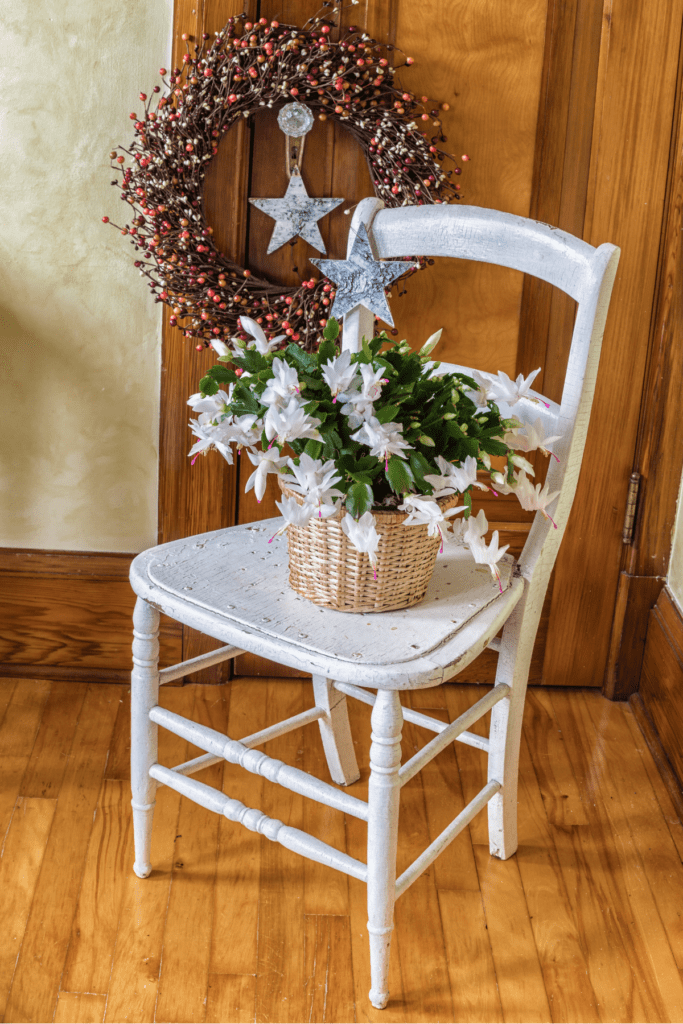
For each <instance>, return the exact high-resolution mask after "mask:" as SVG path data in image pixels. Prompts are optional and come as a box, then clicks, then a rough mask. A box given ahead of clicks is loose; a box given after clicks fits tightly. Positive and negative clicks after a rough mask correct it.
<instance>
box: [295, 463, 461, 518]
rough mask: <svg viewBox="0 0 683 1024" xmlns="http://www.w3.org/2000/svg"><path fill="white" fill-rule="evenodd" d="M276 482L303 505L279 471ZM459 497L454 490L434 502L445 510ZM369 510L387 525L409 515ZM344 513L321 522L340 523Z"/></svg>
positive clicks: (384, 509) (380, 509) (300, 497)
mask: <svg viewBox="0 0 683 1024" xmlns="http://www.w3.org/2000/svg"><path fill="white" fill-rule="evenodd" d="M277 482H278V484H279V485H280V490H281V491H282V493H283V494H284V496H285V497H286V498H295V499H296V502H297V504H298V505H303V504H304V498H303V495H302V494H300V493H299V491H295V490H292V488H291V487H288V486H287V483H286V482H285V480H284V479H283V477H282V476H281V474H280V473H278V475H277ZM419 497H429V495H419ZM460 497H461V495H460V494H459V493H458V492H456V493H455V494H448V495H446V496H445V497H444V498H437V499H436V503H437V505H438V506H439V508H440V509H442V510H443V511H445V510H447V509H449V508H454V507H455V505H457V504H458V499H459V498H460ZM370 511H371V512H372V514H373V516H380V517H381V519H382V521H383V522H384V523H385V524H386V525H387V526H388V525H391V524H392V523H394V524H397V525H398V524H400V523H403V522H404V521H405V520H406V519H407V518H408V516H409V515H410V513H409V512H399V511H394V510H393V509H389V508H378V509H374V508H373V509H371V510H370ZM345 515H346V509H345V508H342V509H340V510H339V511H338V512H335V514H334V515H333V516H327V518H325V519H323V520H322V522H324V523H341V521H342V518H343V517H344V516H345ZM416 525H420V524H416ZM421 525H424V524H421Z"/></svg>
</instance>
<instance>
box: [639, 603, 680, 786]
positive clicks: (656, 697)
mask: <svg viewBox="0 0 683 1024" xmlns="http://www.w3.org/2000/svg"><path fill="white" fill-rule="evenodd" d="M638 693H639V696H640V698H641V699H642V702H643V707H644V708H645V709H646V710H647V713H648V715H649V718H650V720H651V721H652V725H653V729H654V730H655V732H656V734H657V736H658V738H659V742H660V743H661V746H662V750H663V751H664V754H665V755H666V757H667V758H668V760H669V762H670V763H671V767H672V770H673V772H674V773H675V777H676V779H677V781H678V785H679V787H680V785H681V782H683V742H682V741H683V616H682V615H681V613H680V611H679V610H678V608H677V607H676V604H675V603H674V601H673V600H672V599H671V596H670V594H669V592H668V590H667V589H666V587H665V588H664V589H663V590H662V592H661V594H660V595H659V598H658V600H657V604H656V605H655V607H654V608H653V609H652V611H651V612H650V621H649V624H648V630H647V641H646V644H645V654H644V656H643V670H642V673H641V676H640V689H639V691H638Z"/></svg>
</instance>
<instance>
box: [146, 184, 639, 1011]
mask: <svg viewBox="0 0 683 1024" xmlns="http://www.w3.org/2000/svg"><path fill="white" fill-rule="evenodd" d="M361 221H363V222H365V223H366V224H367V225H368V230H369V234H370V237H371V239H372V240H373V243H374V245H375V247H376V251H377V256H378V257H379V258H384V257H399V256H408V255H414V254H422V255H427V256H451V257H456V258H461V259H469V260H479V261H483V262H488V263H495V264H500V265H502V266H506V267H513V268H516V269H517V270H521V271H524V272H526V273H529V274H533V275H534V276H536V277H540V278H542V279H543V280H545V281H549V282H550V283H551V284H553V285H555V286H557V287H558V288H561V289H562V290H563V291H565V292H567V293H568V294H569V295H571V296H572V298H574V299H575V300H576V301H577V303H578V308H577V314H576V321H575V327H574V334H573V338H572V345H571V351H570V354H569V361H568V366H567V373H566V379H565V385H564V391H563V395H562V402H561V404H560V405H557V404H555V403H553V402H551V403H549V408H546V407H545V406H544V405H542V404H532V403H530V402H525V401H523V402H521V403H518V404H517V405H516V406H515V410H514V411H515V413H516V414H517V415H519V416H520V418H525V412H526V418H528V420H529V421H530V422H534V421H535V420H536V419H537V418H538V417H539V416H540V418H541V420H542V421H543V424H544V426H545V430H546V435H550V434H559V435H561V437H562V440H561V441H560V442H559V443H557V445H556V447H555V450H556V453H557V455H558V456H559V460H560V461H559V462H553V463H551V465H550V467H549V469H548V477H547V479H548V483H549V487H550V489H551V490H557V489H559V490H560V491H561V493H560V496H559V498H558V500H557V504H556V506H555V512H554V519H555V521H556V523H557V529H554V528H553V527H552V526H551V524H550V523H549V522H548V521H547V520H546V519H545V518H544V517H543V516H542V515H541V513H540V512H539V513H537V514H536V518H535V520H534V522H533V524H532V527H531V530H530V533H529V537H528V540H527V542H526V545H525V547H524V551H523V552H522V555H521V557H520V559H519V561H518V562H516V563H515V562H514V561H513V559H512V558H510V557H509V556H506V557H505V558H504V559H503V562H502V563H501V566H500V568H501V576H502V581H503V592H502V593H499V592H498V588H497V587H496V586H494V585H492V583H491V581H490V578H489V577H488V573H486V574H485V575H482V574H481V572H480V571H478V570H477V568H476V566H475V565H474V564H473V562H472V560H471V557H470V555H469V553H468V552H466V551H465V550H464V549H461V548H458V549H453V550H447V551H446V552H445V554H444V555H443V556H442V557H440V558H439V559H438V560H437V567H436V570H435V573H434V577H433V579H432V582H431V584H430V587H429V590H428V592H427V596H426V598H425V600H424V601H423V602H422V603H421V604H419V605H417V606H416V607H414V608H408V609H405V610H403V611H397V612H387V613H384V614H376V615H349V614H344V613H341V612H335V611H329V610H324V609H321V608H318V607H316V606H315V605H313V604H310V603H309V602H308V601H306V600H305V599H304V598H302V597H300V596H299V595H297V594H296V593H294V592H293V591H292V590H290V589H289V587H288V583H287V555H286V548H285V544H286V542H285V540H284V538H280V539H279V541H278V542H276V543H275V544H272V545H269V544H268V538H269V537H271V536H272V535H273V533H274V532H275V529H276V527H277V523H278V522H279V521H278V520H269V521H267V522H265V523H263V522H261V523H254V524H250V525H245V526H236V527H232V528H230V529H225V530H219V531H217V532H215V533H208V534H203V535H201V536H197V537H191V538H188V539H187V540H179V541H174V542H172V543H170V544H164V545H161V546H160V547H156V548H152V549H150V550H149V551H145V552H143V553H142V554H141V555H139V556H138V557H137V558H136V559H135V561H134V562H133V565H132V568H131V583H132V585H133V588H134V590H135V592H136V593H137V594H138V602H137V605H136V609H135V617H134V625H135V630H134V642H133V661H134V669H133V676H132V790H133V801H132V803H133V812H134V822H135V858H136V859H135V865H134V870H135V872H136V873H137V874H138V875H139V876H140V877H145V876H146V875H148V874H149V873H150V871H151V870H152V868H151V864H150V836H151V830H152V816H153V813H154V802H155V792H156V789H157V786H160V785H165V786H170V787H172V788H173V789H175V790H177V791H178V792H180V793H182V794H183V795H184V796H186V797H188V798H190V799H191V800H194V801H196V802H197V803H199V804H201V805H202V806H203V807H206V808H207V809H209V810H212V811H216V812H217V813H219V814H224V815H225V816H226V817H227V818H229V819H230V820H232V821H236V822H240V823H241V824H243V825H245V826H246V827H247V828H249V829H252V830H253V831H257V832H260V833H262V834H263V835H264V836H266V837H267V838H268V839H270V840H273V841H274V842H279V843H281V844H282V845H283V846H286V847H287V848H288V849H290V850H295V851H297V852H298V853H301V854H303V855H304V856H306V857H310V858H312V859H313V860H317V861H319V862H321V863H323V864H327V865H329V866H330V867H331V868H335V869H337V870H338V871H344V872H346V873H347V874H350V875H352V876H354V877H355V878H359V879H362V880H363V881H364V882H366V883H367V887H368V918H369V920H368V932H369V936H370V958H371V969H372V987H371V990H370V1000H371V1002H372V1004H373V1006H375V1007H377V1008H380V1009H381V1008H383V1007H384V1006H386V1003H387V1000H388V998H389V993H388V991H387V972H388V963H389V947H390V941H391V933H392V929H393V910H394V901H395V900H396V898H397V897H399V896H400V895H401V894H402V893H403V892H405V890H406V889H407V888H408V886H409V885H411V883H412V882H413V881H414V880H415V879H416V878H417V877H418V876H419V875H420V874H421V873H422V872H423V871H424V870H425V869H426V868H427V867H428V866H429V865H430V864H431V863H432V861H433V860H434V859H435V858H436V857H437V856H438V854H439V853H440V852H441V851H442V850H443V849H444V848H445V847H446V846H447V845H448V844H449V843H450V842H451V841H452V840H453V839H454V838H455V837H456V836H457V835H458V833H459V832H461V831H462V829H463V828H464V827H465V826H466V825H467V823H468V822H469V821H470V820H471V819H472V818H473V817H474V815H475V814H476V813H477V812H478V811H480V810H482V809H483V808H484V807H485V806H486V805H487V804H488V817H489V843H490V850H491V853H492V854H493V855H494V856H496V857H500V858H502V859H506V858H508V857H510V856H511V855H512V854H513V853H514V852H515V850H516V849H517V828H516V817H517V765H518V755H519V744H520V734H521V725H522V712H523V707H524V696H525V690H526V684H527V678H528V672H529V663H530V659H531V653H532V648H533V643H534V638H535V636H536V630H537V627H538V621H539V616H540V612H541V607H542V605H543V599H544V596H545V592H546V588H547V584H548V580H549V577H550V573H551V570H552V567H553V563H554V561H555V557H556V554H557V550H558V548H559V545H560V541H561V539H562V535H563V533H564V529H565V527H566V524H567V519H568V517H569V512H570V509H571V506H572V501H573V498H574V493H575V490H576V484H577V480H578V475H579V469H580V465H581V458H582V454H583V448H584V444H585V438H586V431H587V427H588V418H589V414H590V408H591V403H592V399H593V392H594V388H595V378H596V373H597V368H598V359H599V354H600V345H601V341H602V335H603V330H604V325H605V318H606V315H607V307H608V303H609V297H610V293H611V289H612V284H613V281H614V276H615V273H616V268H617V262H618V258H619V250H618V249H617V248H615V246H613V245H608V244H605V245H601V246H600V247H599V248H597V249H594V248H593V247H592V246H590V245H588V244H587V243H585V242H582V241H580V240H579V239H577V238H574V237H572V236H571V235H567V234H565V233H564V232H562V231H559V230H556V229H554V228H552V227H549V226H548V225H546V224H540V223H537V222H535V221H531V220H526V219H524V218H522V217H515V216H512V215H510V214H504V213H498V212H495V211H493V210H482V209H477V208H475V207H471V206H470V207H453V206H449V207H446V206H434V207H409V208H402V209H397V210H383V209H381V204H380V203H379V202H378V201H377V200H373V199H369V200H364V201H363V203H361V204H360V205H359V207H358V208H357V210H356V213H355V216H354V220H353V222H352V225H351V231H350V239H349V245H350V244H351V242H352V239H353V236H354V234H355V231H356V230H357V229H358V225H359V224H360V223H361ZM371 331H372V319H371V317H370V314H368V313H367V312H366V311H365V310H364V309H363V308H362V307H359V308H357V310H356V311H353V312H352V313H350V314H349V315H348V316H347V318H346V321H345V326H344V337H345V345H346V346H347V347H356V346H357V344H358V338H359V336H362V334H363V333H365V334H366V335H370V332H371ZM531 369H533V367H525V370H527V371H529V370H531ZM159 612H165V613H166V614H167V615H170V616H171V617H172V618H173V619H176V620H177V621H179V622H183V623H185V624H186V625H188V626H192V627H194V628H195V629H199V630H201V631H202V632H204V633H207V634H208V635H209V636H212V637H215V638H216V639H219V640H222V641H223V642H224V643H225V644H227V645H228V646H226V647H223V648H221V649H220V650H218V651H215V652H213V653H211V654H208V655H204V656H202V657H199V658H194V659H192V660H191V661H187V662H184V663H183V664H180V665H176V666H174V667H172V668H167V669H163V670H162V671H161V672H159V670H158V651H159V644H158V627H159ZM501 628H502V629H503V633H502V639H497V638H496V635H497V634H498V633H499V631H500V630H501ZM486 647H489V648H492V649H493V650H495V651H498V667H497V672H496V682H495V686H494V687H493V688H492V689H491V690H490V691H489V692H488V693H486V695H485V696H484V697H482V698H481V700H479V701H478V702H477V703H476V704H475V705H474V706H473V707H472V708H471V709H470V710H469V711H467V712H466V713H465V714H463V715H461V716H460V718H458V719H457V720H456V721H455V722H453V723H452V724H451V725H448V726H446V725H444V723H442V722H440V721H436V720H433V719H431V718H429V717H428V716H426V715H423V714H419V713H417V712H415V711H413V710H411V709H409V708H402V706H401V703H400V701H399V694H400V691H401V690H410V689H419V688H421V687H430V686H435V685H437V684H439V683H442V682H444V681H445V680H448V679H451V678H453V677H454V676H457V674H458V672H460V671H461V670H462V669H463V668H465V666H467V665H468V664H469V663H470V662H471V661H472V660H473V659H474V658H476V657H477V655H478V654H479V653H480V652H481V651H483V650H484V649H485V648H486ZM243 651H249V652H251V653H254V654H259V655H263V656H264V657H266V658H270V659H271V660H274V661H277V662H280V663H281V664H284V665H289V666H290V667H292V668H296V669H300V670H303V671H304V672H310V673H311V675H312V677H313V697H314V706H313V707H312V708H311V709H310V710H309V711H306V712H304V713H303V714H300V715H296V716H295V717H294V718H291V719H289V720H287V721H285V722H280V723H278V724H276V725H273V726H271V727H270V728H267V729H264V730H262V731H261V732H259V733H255V734H253V735H251V736H247V737H243V738H242V739H241V740H237V739H233V738H231V737H228V736H225V735H222V734H220V733H218V732H216V731H214V730H212V729H209V728H207V727H205V726H201V725H198V724H196V723H193V722H191V721H188V720H187V719H184V718H181V717H180V716H178V715H176V714H173V713H171V712H170V711H166V710H164V709H163V708H161V707H159V706H158V693H159V685H160V684H163V683H166V682H170V681H171V680H173V679H178V678H180V677H182V676H184V675H186V674H188V673H189V672H192V671H194V670H196V669H198V668H202V667H206V666H209V665H214V664H216V663H218V662H220V661H223V660H225V659H228V658H234V657H235V656H236V655H237V654H240V653H242V652H243ZM371 690H376V691H377V692H376V695H375V694H374V693H372V692H370V691H371ZM347 696H348V697H353V698H356V699H358V700H361V701H365V702H366V703H368V704H373V705H374V707H373V712H372V746H371V751H370V771H371V774H370V782H369V797H368V801H367V803H366V802H365V801H362V800H359V799H357V798H356V797H354V796H351V795H350V794H349V793H347V792H345V791H344V790H341V789H337V788H336V787H335V786H333V785H330V784H329V782H324V781H322V780H318V779H316V778H314V777H312V776H310V775H309V774H307V773H306V772H303V771H300V770H299V769H297V768H292V767H288V766H286V765H284V764H283V763H282V762H280V761H277V760H275V759H273V758H271V757H268V756H266V755H265V754H264V753H261V752H259V751H258V750H257V749H255V748H257V747H259V746H261V745H262V744H264V743H265V742H266V741H267V740H269V739H273V738H275V737H276V736H281V735H283V734H284V733H286V732H288V731H290V730H291V729H295V728H297V727H299V726H303V725H305V724H307V723H308V722H313V721H316V720H317V721H318V724H319V726H320V732H321V736H322V742H323V745H324V748H325V753H326V756H327V763H328V766H329V771H330V775H331V777H332V779H333V781H334V782H335V783H337V784H339V785H348V784H349V783H352V782H355V781H356V780H357V779H358V777H359V772H358V768H357V765H356V760H355V755H354V750H353V744H352V741H351V734H350V729H349V720H348V716H347V710H346V697H347ZM489 709H492V717H491V728H490V733H489V737H488V738H487V739H486V738H482V737H481V736H478V735H475V734H473V733H471V732H469V731H468V729H469V727H470V726H471V725H472V724H473V723H474V722H476V721H477V720H478V719H480V718H481V717H482V716H483V715H484V714H486V712H487V711H488V710H489ZM404 718H405V719H407V720H408V721H409V722H414V723H416V724H418V725H421V726H423V727H426V728H427V729H430V730H432V731H433V732H434V733H436V735H435V737H434V739H432V740H431V742H429V743H427V744H426V746H424V747H423V748H422V749H421V750H420V751H419V752H418V753H417V754H415V755H414V756H413V757H412V758H411V759H410V760H409V761H408V762H407V763H406V764H404V765H401V763H400V757H401V747H400V739H401V725H402V721H403V719H404ZM160 725H161V726H163V727H164V728H166V729H169V730H171V731H172V732H174V733H176V734H177V735H179V736H182V737H184V738H186V739H187V740H189V741H191V742H192V743H194V744H196V745H197V746H199V747H200V748H201V749H203V750H205V751H206V752H207V753H206V754H205V755H203V756H201V757H198V758H195V759H194V760H192V761H189V762H187V763H186V764H182V765H176V766H173V767H164V766H162V765H160V764H158V763H157V728H158V726H160ZM455 740H458V741H459V742H461V743H467V744H469V745H470V746H474V747H478V748H479V749H481V750H482V751H483V752H485V754H486V756H487V757H488V781H487V783H486V785H485V786H484V788H483V789H482V790H481V792H480V793H479V794H478V795H477V796H476V797H475V798H474V799H473V800H472V801H471V802H470V803H469V804H468V805H467V806H466V807H465V808H464V810H462V811H460V813H459V814H458V815H457V816H456V817H455V818H454V820H453V821H452V822H451V824H450V825H449V826H448V827H447V828H446V829H445V830H444V831H443V832H442V834H441V835H440V836H439V837H438V838H437V839H435V840H434V842H432V843H431V845H429V846H427V848H426V849H425V850H424V852H423V853H422V854H421V855H420V856H419V857H418V858H417V860H416V861H415V862H414V863H413V864H412V865H411V866H410V867H409V868H408V869H407V870H406V871H405V872H404V873H403V874H402V875H401V877H400V878H398V879H396V846H397V832H398V824H399V794H400V790H401V786H403V785H404V784H405V783H406V782H407V781H408V780H409V779H411V778H412V777H413V776H414V775H415V774H416V773H417V772H419V771H420V770H421V769H422V768H423V767H424V766H425V765H426V764H427V763H428V762H429V761H430V760H431V759H432V758H433V757H435V756H436V755H437V754H438V753H439V752H440V751H442V750H443V749H444V748H445V747H446V746H448V744H450V743H453V742H454V741H455ZM221 759H225V760H227V761H230V762H232V763H238V764H240V765H242V767H244V768H245V769H246V770H247V771H250V772H254V773H256V774H259V775H263V776H264V777H265V778H266V779H270V780H271V781H273V782H277V783H279V784H280V785H281V786H284V787H285V788H287V789H291V790H293V791H294V792H296V793H300V794H302V795H303V796H306V797H309V798H311V799H313V800H318V801H320V802H322V803H324V804H327V805H329V806H331V807H334V808H337V809H338V810H340V811H344V812H345V813H346V814H351V815H354V816H355V817H357V818H360V819H362V820H364V821H367V823H368V845H367V864H362V863H361V862H359V861H357V860H355V859H353V858H352V857H350V856H348V855H347V854H345V853H343V852H341V851H339V850H336V849H333V848H332V847H331V846H329V845H328V844H326V843H324V842H321V841H320V840H318V839H315V838H313V837H312V836H310V835H308V834H306V833H305V832H302V831H300V830H298V829H295V828H290V827H289V826H287V825H284V824H283V823H282V822H280V821H277V820H274V819H272V818H269V817H267V816H266V815H265V814H263V813H262V812H261V811H259V810H256V809H253V808H248V807H245V806H244V805H243V804H241V803H240V802H238V801H237V800H233V799H231V798H230V797H229V796H226V795H224V794H223V793H221V792H218V791H217V790H215V789H212V788H211V787H209V786H206V785H204V784H203V783H202V782H199V781H197V780H196V779H193V778H192V777H191V776H192V775H193V774H194V773H195V772H197V771H199V770H200V769H201V768H202V767H205V766H208V765H210V764H214V763H216V762H217V761H220V760H221Z"/></svg>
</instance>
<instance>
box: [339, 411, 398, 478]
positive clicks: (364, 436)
mask: <svg viewBox="0 0 683 1024" xmlns="http://www.w3.org/2000/svg"><path fill="white" fill-rule="evenodd" d="M402 431H403V424H402V423H380V422H379V420H378V419H377V417H376V416H372V417H371V418H370V419H369V420H368V421H367V422H365V423H363V425H362V426H361V428H360V430H357V431H356V433H355V434H352V435H351V437H352V439H353V440H354V441H358V442H359V443H360V444H367V445H369V446H370V454H371V455H373V456H376V457H377V458H378V459H379V460H380V461H381V460H382V459H384V466H385V469H386V468H387V466H388V464H389V456H390V455H398V457H399V458H401V459H405V457H406V456H405V455H404V449H406V448H412V445H410V444H408V442H407V441H404V440H403V433H402Z"/></svg>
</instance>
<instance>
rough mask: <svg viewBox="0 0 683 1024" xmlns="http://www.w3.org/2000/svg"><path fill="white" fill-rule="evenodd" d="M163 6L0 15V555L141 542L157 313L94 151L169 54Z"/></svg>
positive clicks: (56, 7)
mask: <svg viewBox="0 0 683 1024" xmlns="http://www.w3.org/2000/svg"><path fill="white" fill-rule="evenodd" d="M172 15H173V3H172V0H144V2H141V0H6V2H5V3H3V4H2V5H1V6H0V39H1V42H0V46H1V47H2V51H3V52H2V56H1V57H0V69H2V70H0V117H1V121H0V195H1V200H2V221H1V222H0V223H1V227H0V372H1V374H2V381H3V384H2V402H1V403H0V416H1V417H2V423H1V425H0V463H1V468H2V472H1V474H0V545H2V546H11V547H31V548H59V549H75V550H92V551H139V550H141V549H142V548H144V547H147V546H149V545H150V544H152V543H154V542H155V539H156V515H157V512H156V488H157V439H158V417H159V408H158V404H159V403H158V394H159V365H160V339H161V317H160V306H155V305H154V304H153V303H152V302H150V300H149V299H148V297H147V294H146V288H145V286H144V285H143V282H142V281H141V279H140V278H139V276H138V275H137V273H136V271H135V270H134V269H133V267H132V262H131V259H132V254H133V249H132V247H131V246H128V245H126V244H125V243H124V240H123V239H122V238H121V236H120V235H119V234H118V233H117V232H116V231H115V230H114V229H113V228H111V227H106V226H105V225H103V224H102V222H101V218H102V216H103V215H104V214H109V215H110V216H111V217H112V219H113V220H116V219H117V217H118V218H120V217H121V210H120V207H122V206H123V204H122V203H121V202H120V201H119V199H118V193H117V191H116V190H115V189H113V188H111V187H110V185H109V182H110V180H112V177H113V176H112V174H111V172H110V170H109V168H108V165H109V159H108V154H109V151H110V150H111V148H112V146H113V145H116V144H117V143H124V144H126V143H128V141H129V140H130V138H131V137H132V124H131V122H130V121H129V119H128V114H129V112H130V111H131V110H137V109H138V107H139V106H140V103H139V100H138V93H139V92H140V89H143V90H144V91H145V92H150V91H151V88H152V86H153V85H155V84H156V82H157V81H158V68H159V66H160V65H161V64H163V63H166V62H167V61H168V59H169V56H168V55H169V53H170V36H171V25H172Z"/></svg>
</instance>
